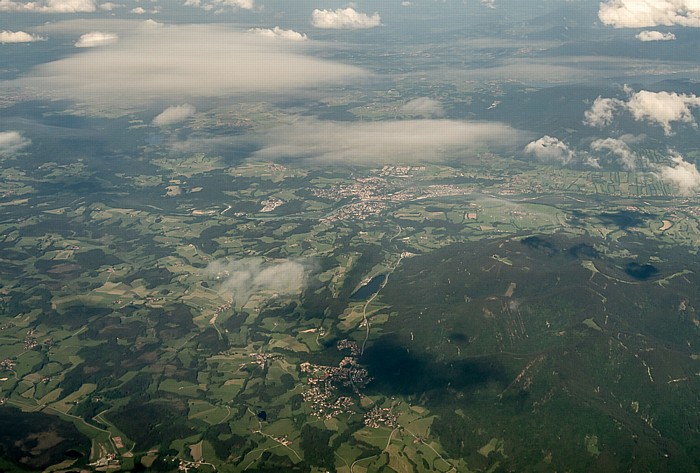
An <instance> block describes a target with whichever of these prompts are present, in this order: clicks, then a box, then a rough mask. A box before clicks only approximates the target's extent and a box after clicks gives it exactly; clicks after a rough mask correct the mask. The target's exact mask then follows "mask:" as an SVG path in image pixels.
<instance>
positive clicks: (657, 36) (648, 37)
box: [635, 31, 676, 43]
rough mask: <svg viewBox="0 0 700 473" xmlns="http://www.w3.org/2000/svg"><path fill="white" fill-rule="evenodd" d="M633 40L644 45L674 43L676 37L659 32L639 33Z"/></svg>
mask: <svg viewBox="0 0 700 473" xmlns="http://www.w3.org/2000/svg"><path fill="white" fill-rule="evenodd" d="M635 38H637V39H638V40H639V41H642V42H644V43H647V42H649V41H675V39H676V35H675V34H673V33H662V32H661V31H641V32H639V33H637V35H636V36H635Z"/></svg>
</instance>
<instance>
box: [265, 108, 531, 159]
mask: <svg viewBox="0 0 700 473" xmlns="http://www.w3.org/2000/svg"><path fill="white" fill-rule="evenodd" d="M524 138H526V137H525V134H524V132H521V131H519V130H516V129H514V128H511V127H510V126H508V125H505V124H502V123H497V122H466V121H456V120H399V121H380V122H371V123H368V122H333V121H321V120H315V119H300V120H298V121H296V122H294V123H291V124H288V125H282V126H278V127H274V128H271V129H270V130H268V131H267V132H264V133H263V134H261V135H258V139H259V141H260V143H262V148H261V149H260V150H258V151H257V152H256V153H255V157H257V158H259V159H264V160H271V161H275V160H285V159H300V160H306V161H312V162H315V163H319V164H339V163H348V164H361V165H377V164H382V163H425V162H439V161H444V160H450V159H455V160H459V159H464V158H465V155H467V154H468V153H469V152H473V151H475V150H478V149H483V148H484V147H493V148H504V147H509V148H513V147H515V146H516V145H519V144H521V143H522V142H523V141H524Z"/></svg>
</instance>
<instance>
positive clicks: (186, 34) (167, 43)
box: [9, 21, 367, 109]
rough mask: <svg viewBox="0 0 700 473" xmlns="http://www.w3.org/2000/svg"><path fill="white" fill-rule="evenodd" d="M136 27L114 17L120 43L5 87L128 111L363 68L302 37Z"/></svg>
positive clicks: (287, 88)
mask: <svg viewBox="0 0 700 473" xmlns="http://www.w3.org/2000/svg"><path fill="white" fill-rule="evenodd" d="M109 25H110V23H108V22H106V24H105V26H106V27H109ZM138 25H139V26H138V27H136V28H132V29H130V30H128V29H126V28H125V25H124V23H116V26H118V27H120V28H122V32H121V33H120V39H119V42H118V43H116V44H114V45H112V46H110V47H109V48H98V49H92V50H91V49H88V50H86V51H84V52H83V53H81V54H76V55H73V56H69V57H66V58H62V59H59V60H57V61H54V62H50V63H46V64H42V65H40V66H37V67H35V68H34V69H32V70H31V71H30V72H29V73H28V74H27V75H26V76H25V77H22V78H20V79H18V80H16V81H14V82H13V83H12V84H9V85H16V86H18V87H22V88H25V89H27V88H30V89H32V90H34V91H35V92H36V93H41V94H44V95H48V96H49V97H51V98H62V99H72V100H75V101H78V102H81V103H88V104H91V105H96V106H100V107H110V106H111V107H119V108H120V109H124V108H126V109H128V108H130V107H131V108H142V107H143V106H144V105H148V104H150V103H155V102H158V101H161V102H162V101H172V100H180V101H183V99H184V100H188V101H191V100H194V99H196V98H199V97H224V96H232V95H236V94H243V93H251V92H264V93H270V94H279V93H289V92H291V91H294V90H298V89H302V88H310V87H317V86H320V85H326V84H332V83H345V82H347V81H349V80H353V79H357V78H360V77H363V76H365V75H366V74H367V73H366V71H364V70H362V69H359V68H356V67H352V66H347V65H343V64H339V63H335V62H331V61H327V60H321V59H316V58H313V57H311V56H309V55H307V54H306V51H307V50H306V49H304V48H303V42H291V41H261V39H260V38H259V37H257V36H256V35H252V34H250V33H248V32H246V31H239V30H233V29H231V28H228V27H225V26H221V25H177V26H175V25H173V26H165V25H162V24H159V23H156V22H153V21H146V22H139V23H138ZM297 45H299V46H297Z"/></svg>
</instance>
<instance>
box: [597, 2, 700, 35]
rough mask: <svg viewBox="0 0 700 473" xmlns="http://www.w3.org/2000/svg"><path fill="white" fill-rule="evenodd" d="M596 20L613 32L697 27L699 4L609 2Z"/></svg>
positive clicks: (602, 4)
mask: <svg viewBox="0 0 700 473" xmlns="http://www.w3.org/2000/svg"><path fill="white" fill-rule="evenodd" d="M598 18H600V21H602V22H603V23H604V24H606V25H609V26H613V27H615V28H647V27H654V26H673V25H679V26H692V27H700V2H698V0H608V1H606V2H602V3H601V4H600V9H599V10H598Z"/></svg>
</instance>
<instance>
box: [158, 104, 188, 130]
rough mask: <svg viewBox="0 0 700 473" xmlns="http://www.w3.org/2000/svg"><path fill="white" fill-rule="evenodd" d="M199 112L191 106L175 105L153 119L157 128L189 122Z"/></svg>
mask: <svg viewBox="0 0 700 473" xmlns="http://www.w3.org/2000/svg"><path fill="white" fill-rule="evenodd" d="M196 111H197V110H196V109H195V108H194V107H193V106H192V105H190V104H188V103H186V104H182V105H173V106H172V107H168V108H166V109H165V110H163V111H162V112H161V113H160V114H159V115H157V116H156V117H155V118H154V119H153V124H154V125H156V126H169V125H174V124H175V123H180V122H181V121H184V120H187V119H188V118H189V117H191V116H192V115H194V114H195V112H196Z"/></svg>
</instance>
